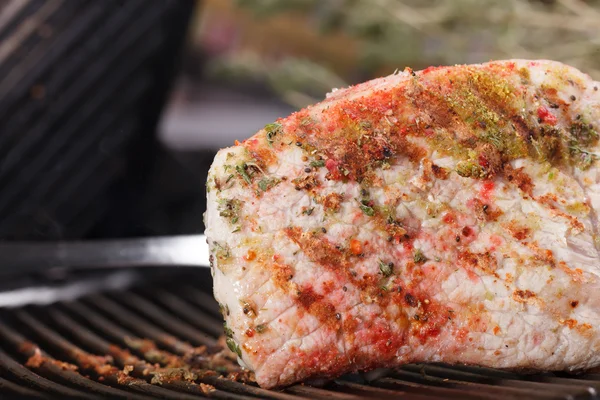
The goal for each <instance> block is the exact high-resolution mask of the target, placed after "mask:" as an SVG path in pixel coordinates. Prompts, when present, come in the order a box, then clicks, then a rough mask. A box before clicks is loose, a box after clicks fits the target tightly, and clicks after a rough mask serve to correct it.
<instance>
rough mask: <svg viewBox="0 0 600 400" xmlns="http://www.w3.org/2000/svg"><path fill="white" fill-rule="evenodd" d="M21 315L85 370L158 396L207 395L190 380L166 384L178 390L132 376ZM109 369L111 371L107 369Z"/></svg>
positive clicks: (189, 397)
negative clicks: (187, 392) (184, 391)
mask: <svg viewBox="0 0 600 400" xmlns="http://www.w3.org/2000/svg"><path fill="white" fill-rule="evenodd" d="M16 315H17V317H18V318H19V319H20V320H21V321H22V322H24V323H25V324H26V325H27V326H28V327H29V328H31V329H32V330H34V331H36V333H37V334H38V335H39V336H41V337H44V338H46V341H47V342H48V343H49V344H50V345H52V346H53V347H55V348H56V349H57V350H59V351H60V352H61V353H63V354H67V355H68V357H69V358H70V359H71V360H72V361H74V362H75V364H76V365H78V366H79V367H80V368H81V369H82V370H86V371H88V372H90V373H94V372H95V373H96V374H97V375H98V376H100V377H102V378H105V379H106V378H109V379H107V380H108V381H112V382H113V383H115V382H116V383H117V384H121V383H126V384H125V385H124V386H125V387H127V388H129V389H132V390H135V391H138V392H141V393H144V394H148V395H152V396H155V397H162V398H167V399H174V400H177V399H183V400H193V399H195V398H197V396H192V395H188V394H185V393H183V392H180V391H179V390H186V391H192V392H194V393H195V394H198V395H203V396H206V394H205V393H204V391H203V390H200V389H196V388H193V387H192V385H191V384H190V383H189V382H187V383H186V382H183V381H177V382H175V383H172V384H168V383H167V384H166V385H165V386H169V387H171V389H176V390H178V391H177V392H175V391H173V390H170V389H167V388H163V387H161V386H159V385H153V384H150V383H148V382H147V381H146V380H144V379H142V378H141V377H131V376H126V377H125V376H123V375H121V373H120V369H118V368H117V367H115V366H114V365H112V364H111V363H109V362H107V361H104V360H102V357H98V356H96V355H94V354H91V353H88V352H87V351H85V350H83V349H81V348H80V347H78V346H76V345H74V344H72V343H70V342H68V341H67V340H65V339H64V338H63V337H62V336H60V335H59V334H58V333H57V332H56V331H54V330H52V329H49V328H48V327H47V326H46V325H45V324H42V323H41V322H40V321H39V320H37V319H35V318H34V317H32V316H31V315H29V314H28V313H26V312H24V311H17V313H16ZM147 368H148V369H149V371H151V372H154V371H155V369H154V367H153V366H152V365H150V364H148V365H147ZM107 372H108V373H107ZM213 397H216V398H224V399H232V398H238V397H237V396H231V395H230V394H229V393H222V396H221V395H219V393H213Z"/></svg>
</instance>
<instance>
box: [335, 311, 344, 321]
mask: <svg viewBox="0 0 600 400" xmlns="http://www.w3.org/2000/svg"><path fill="white" fill-rule="evenodd" d="M335 319H337V320H338V321H339V320H340V319H342V314H340V313H337V314H335Z"/></svg>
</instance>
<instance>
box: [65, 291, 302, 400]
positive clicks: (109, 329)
mask: <svg viewBox="0 0 600 400" xmlns="http://www.w3.org/2000/svg"><path fill="white" fill-rule="evenodd" d="M65 306H66V307H67V308H68V309H70V310H72V311H74V312H76V313H77V314H78V315H80V316H83V317H84V318H86V319H88V322H91V323H92V324H93V329H95V330H96V331H100V332H103V333H107V334H108V336H109V337H110V338H111V340H114V341H118V342H120V343H123V344H125V345H127V344H128V343H129V344H128V345H129V347H130V350H131V351H132V352H134V353H137V354H140V355H141V356H142V357H147V355H145V354H143V353H141V352H140V351H139V346H135V345H133V346H132V345H131V343H132V342H136V341H137V342H141V339H139V338H137V337H134V335H133V334H132V333H131V332H128V331H126V330H124V329H122V328H120V327H119V326H118V325H115V324H113V323H112V322H111V321H109V320H107V319H105V318H104V317H102V316H100V315H98V314H96V313H94V312H93V311H92V310H90V309H89V308H87V307H85V306H84V305H82V304H81V303H78V302H72V303H66V304H65ZM59 322H62V323H63V324H64V323H67V324H72V322H67V321H65V320H64V316H63V320H62V321H59ZM71 326H72V327H73V328H75V332H77V334H81V335H86V336H87V335H89V332H87V330H85V329H83V328H82V327H81V326H74V325H71ZM127 338H128V339H127ZM104 348H106V345H104ZM96 351H98V352H101V353H102V352H103V353H107V354H111V353H110V352H111V349H108V350H103V348H101V347H100V348H98V349H97V350H96ZM186 351H189V350H186ZM180 354H184V353H181V352H180ZM113 356H114V354H113ZM117 356H118V355H117ZM169 356H171V354H166V355H165V357H169ZM149 361H150V360H149ZM152 361H156V360H154V359H152ZM158 362H159V363H161V364H163V365H164V364H165V362H161V360H158ZM134 363H135V362H134V360H132V359H128V360H125V361H123V364H129V365H131V364H134ZM198 380H199V381H200V382H202V383H205V384H209V385H212V386H214V387H215V388H217V389H222V390H226V391H229V392H232V393H239V394H251V395H254V396H257V397H261V398H265V399H280V400H293V399H297V398H298V397H296V396H291V395H287V394H284V393H279V392H274V391H269V390H264V389H261V388H258V387H254V386H250V385H244V384H241V383H239V382H234V381H231V380H229V379H224V378H220V377H217V376H210V375H207V376H201V377H199V379H198Z"/></svg>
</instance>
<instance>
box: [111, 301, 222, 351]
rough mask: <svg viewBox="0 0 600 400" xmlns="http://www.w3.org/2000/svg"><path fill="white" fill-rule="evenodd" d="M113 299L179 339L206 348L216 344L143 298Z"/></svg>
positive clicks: (202, 333)
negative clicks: (205, 346)
mask: <svg viewBox="0 0 600 400" xmlns="http://www.w3.org/2000/svg"><path fill="white" fill-rule="evenodd" d="M115 297H116V298H117V299H118V300H120V303H121V304H127V305H128V306H130V307H132V308H134V309H135V311H136V312H137V313H139V314H144V315H146V317H148V318H149V319H151V320H153V321H154V322H156V323H157V324H160V327H161V328H163V329H165V330H167V331H171V332H173V333H174V334H176V335H178V336H179V337H181V338H183V339H186V340H188V341H190V342H191V343H194V344H196V345H207V346H214V345H215V344H216V340H215V339H213V338H211V337H210V336H208V335H207V334H206V333H204V332H202V331H200V330H198V329H196V328H194V327H193V326H192V325H190V324H188V323H186V322H183V321H182V320H180V319H177V318H174V317H172V316H171V315H169V314H168V313H167V312H165V311H163V310H161V309H160V308H158V307H157V306H155V305H154V304H152V303H151V302H150V301H148V300H145V299H144V298H143V297H140V296H138V295H137V294H134V293H127V294H125V295H122V294H117V295H116V296H115Z"/></svg>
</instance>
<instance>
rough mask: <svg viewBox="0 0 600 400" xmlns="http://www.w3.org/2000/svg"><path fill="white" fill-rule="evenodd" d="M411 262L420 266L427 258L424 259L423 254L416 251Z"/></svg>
mask: <svg viewBox="0 0 600 400" xmlns="http://www.w3.org/2000/svg"><path fill="white" fill-rule="evenodd" d="M413 260H414V261H415V263H417V264H422V263H424V262H425V261H427V257H425V255H424V254H423V252H422V251H421V250H420V249H419V250H417V251H416V252H415V255H414V256H413Z"/></svg>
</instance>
